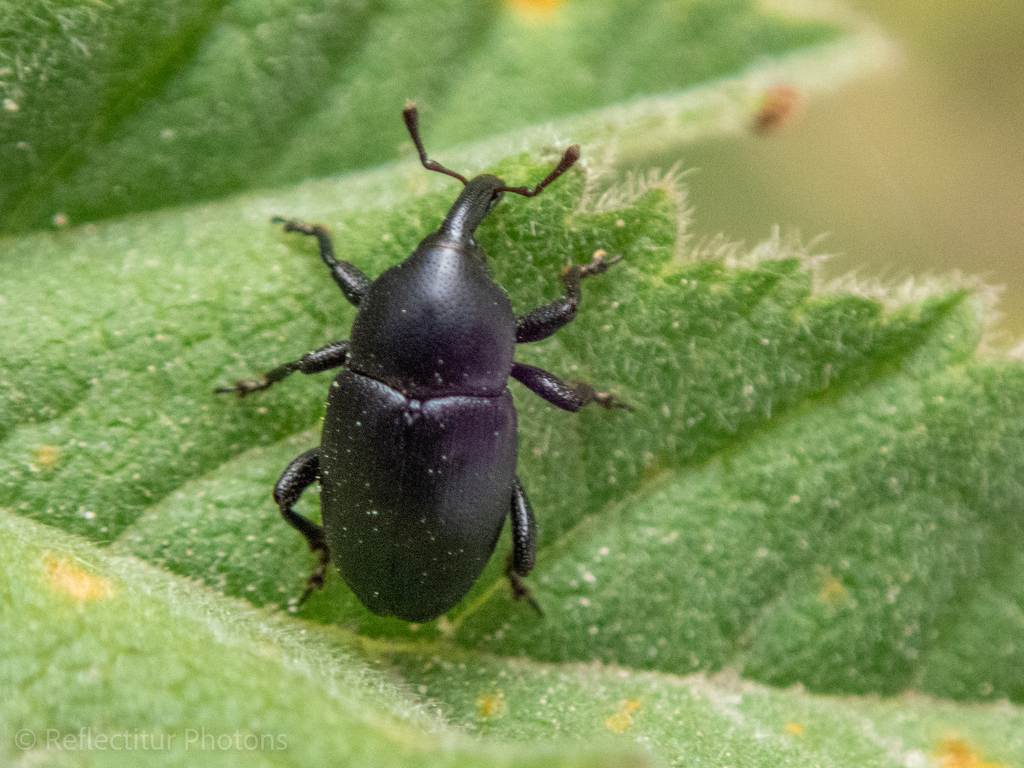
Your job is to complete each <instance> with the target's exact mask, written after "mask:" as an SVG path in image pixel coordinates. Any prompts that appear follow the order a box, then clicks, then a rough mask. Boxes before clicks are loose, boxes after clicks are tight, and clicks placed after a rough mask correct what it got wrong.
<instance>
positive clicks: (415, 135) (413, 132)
mask: <svg viewBox="0 0 1024 768" xmlns="http://www.w3.org/2000/svg"><path fill="white" fill-rule="evenodd" d="M402 119H403V120H405V127H406V128H408V129H409V135H410V136H412V142H413V144H415V145H416V151H417V152H419V153H420V162H421V163H423V167H424V168H426V169H427V170H428V171H437V172H438V173H447V174H448V175H449V176H454V177H455V178H456V179H458V180H459V181H461V182H462V183H463V184H468V183H469V182H468V181H467V180H466V177H465V176H463V175H462V174H461V173H456V172H455V171H453V170H451V169H450V168H445V167H444V166H443V165H441V164H440V163H438V162H435V161H434V160H428V159H427V150H425V149H424V148H423V141H422V140H421V139H420V119H419V113H418V112H417V111H416V102H414V101H411V100H409V99H406V102H405V109H403V110H402ZM548 181H550V179H549V180H548ZM544 183H545V184H547V183H548V182H547V181H545V182H544Z"/></svg>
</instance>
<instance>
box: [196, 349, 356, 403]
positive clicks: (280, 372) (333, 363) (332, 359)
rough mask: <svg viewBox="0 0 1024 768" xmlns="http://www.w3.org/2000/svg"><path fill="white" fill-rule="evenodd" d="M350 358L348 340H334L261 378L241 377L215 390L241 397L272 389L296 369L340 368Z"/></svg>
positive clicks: (327, 369)
mask: <svg viewBox="0 0 1024 768" xmlns="http://www.w3.org/2000/svg"><path fill="white" fill-rule="evenodd" d="M347 359H348V341H347V340H346V341H332V342H331V343H330V344H326V345H325V346H322V347H320V349H318V350H316V351H315V352H307V353H306V354H304V355H303V356H302V357H300V358H299V359H298V360H292V361H291V362H290V363H285V364H284V365H279V366H277V368H274V369H272V370H269V371H267V372H266V373H265V374H263V376H262V378H259V379H248V380H247V379H239V380H238V381H236V382H235V385H234V386H233V387H218V388H217V389H215V390H213V391H214V392H216V393H218V394H224V393H231V392H233V393H235V394H237V395H238V396H239V397H245V396H246V395H251V394H252V393H253V392H262V391H263V390H265V389H270V387H272V386H273V385H274V384H276V383H277V382H279V381H282V380H283V379H286V378H287V377H289V376H291V375H292V374H293V373H295V372H296V371H299V372H300V373H305V374H314V373H323V372H324V371H329V370H331V369H332V368H340V367H341V366H343V365H345V362H346V361H347Z"/></svg>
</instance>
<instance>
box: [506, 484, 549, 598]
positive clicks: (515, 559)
mask: <svg viewBox="0 0 1024 768" xmlns="http://www.w3.org/2000/svg"><path fill="white" fill-rule="evenodd" d="M510 516H511V518H512V551H511V552H509V553H508V562H507V563H506V564H505V575H506V576H507V577H508V581H509V584H511V585H512V597H513V598H515V599H516V600H523V599H525V600H526V602H528V603H529V604H530V606H531V607H532V608H533V610H535V611H536V612H537V613H538V614H540V615H541V616H543V615H544V612H543V611H542V610H541V609H540V605H538V604H537V601H536V600H534V598H533V595H531V594H530V590H529V589H528V588H527V586H526V583H525V582H524V581H523V580H524V579H525V578H526V577H527V576H528V575H529V573H530V571H532V570H533V564H534V561H535V560H536V558H537V524H536V522H535V521H534V519H533V507H531V506H530V500H529V499H528V498H527V497H526V491H524V490H523V484H522V482H520V480H519V477H518V476H517V477H516V478H515V480H514V481H513V483H512V510H511V513H510Z"/></svg>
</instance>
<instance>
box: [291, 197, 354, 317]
mask: <svg viewBox="0 0 1024 768" xmlns="http://www.w3.org/2000/svg"><path fill="white" fill-rule="evenodd" d="M271 221H272V222H274V223H275V224H284V231H285V232H298V233H299V234H301V235H308V236H310V237H315V238H316V242H317V245H319V246H320V258H321V260H322V261H323V263H324V264H326V265H327V267H328V268H329V269H330V270H331V277H333V278H334V282H336V283H337V284H338V287H339V288H341V292H342V293H344V294H345V298H346V299H348V300H349V302H350V303H352V304H354V305H355V306H357V307H358V306H359V302H360V301H362V299H363V296H364V295H365V293H366V289H367V288H369V287H370V283H372V282H373V281H372V280H371V279H370V278H368V277H367V276H366V275H365V274H364V273H363V272H362V270H360V269H359V268H358V267H357V266H355V265H354V264H350V263H349V262H347V261H339V260H338V257H337V256H335V255H334V244H333V243H332V242H331V233H330V232H328V231H327V228H326V227H324V226H321V225H320V224H307V223H306V222H304V221H300V220H299V219H285V218H283V217H281V216H275V217H274V218H272V219H271Z"/></svg>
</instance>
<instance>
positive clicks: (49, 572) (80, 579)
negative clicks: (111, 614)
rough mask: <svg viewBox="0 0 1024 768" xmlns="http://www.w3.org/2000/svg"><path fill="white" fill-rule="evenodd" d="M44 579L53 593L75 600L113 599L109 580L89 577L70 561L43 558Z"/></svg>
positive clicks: (112, 590)
mask: <svg viewBox="0 0 1024 768" xmlns="http://www.w3.org/2000/svg"><path fill="white" fill-rule="evenodd" d="M43 566H44V567H45V569H46V579H47V581H48V582H49V584H50V588H51V589H52V590H53V591H54V592H60V593H61V594H65V595H70V596H71V597H73V598H75V599H76V600H80V601H81V602H86V601H88V600H101V599H106V598H109V597H113V595H114V589H113V587H111V585H110V580H109V579H104V578H102V577H99V576H91V575H90V574H88V573H86V572H85V571H84V570H82V569H81V568H79V567H78V566H77V565H75V564H74V563H73V562H71V561H70V560H66V559H63V558H61V559H57V558H54V557H49V556H47V557H45V558H44V559H43Z"/></svg>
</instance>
